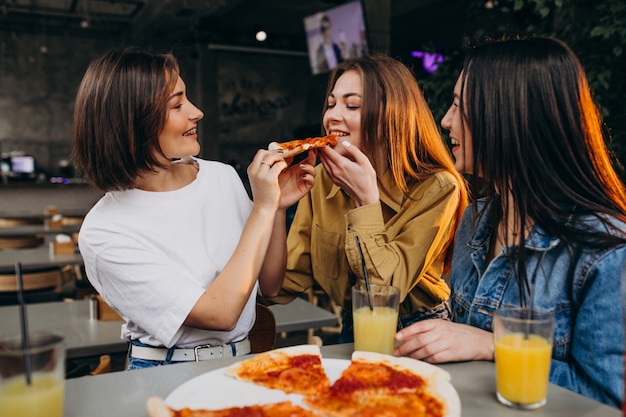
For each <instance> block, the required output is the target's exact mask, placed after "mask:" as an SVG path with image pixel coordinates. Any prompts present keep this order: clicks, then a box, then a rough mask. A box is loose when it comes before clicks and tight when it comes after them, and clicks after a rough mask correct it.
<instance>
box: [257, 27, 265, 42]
mask: <svg viewBox="0 0 626 417" xmlns="http://www.w3.org/2000/svg"><path fill="white" fill-rule="evenodd" d="M266 39H267V33H266V32H265V31H264V30H259V31H258V32H257V33H256V40H257V41H259V42H263V41H265V40H266Z"/></svg>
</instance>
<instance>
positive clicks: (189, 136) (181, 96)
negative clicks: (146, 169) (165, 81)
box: [159, 77, 204, 160]
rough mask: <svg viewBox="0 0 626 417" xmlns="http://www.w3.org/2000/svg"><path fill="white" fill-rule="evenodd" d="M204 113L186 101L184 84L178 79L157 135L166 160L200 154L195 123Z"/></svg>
mask: <svg viewBox="0 0 626 417" xmlns="http://www.w3.org/2000/svg"><path fill="white" fill-rule="evenodd" d="M202 117H204V113H202V111H200V109H198V108H197V107H196V106H194V105H193V104H192V103H191V102H190V101H189V100H188V99H187V95H186V91H185V83H184V82H183V80H182V78H180V77H178V81H177V82H176V87H175V88H174V91H173V92H172V96H171V98H170V101H169V103H168V112H167V119H166V121H165V126H163V130H162V131H161V133H160V134H159V146H160V147H161V150H162V151H163V153H164V154H165V156H166V157H167V158H168V159H170V160H171V159H174V158H184V157H187V156H190V155H197V154H198V153H199V152H200V144H199V143H198V133H197V131H196V129H197V127H198V125H197V122H198V121H199V120H200V119H202Z"/></svg>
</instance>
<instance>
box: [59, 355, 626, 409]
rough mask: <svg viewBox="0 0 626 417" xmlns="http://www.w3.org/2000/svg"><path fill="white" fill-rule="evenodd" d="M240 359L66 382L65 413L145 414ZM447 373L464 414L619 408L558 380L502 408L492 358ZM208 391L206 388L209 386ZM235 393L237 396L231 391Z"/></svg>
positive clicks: (449, 368)
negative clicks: (156, 399)
mask: <svg viewBox="0 0 626 417" xmlns="http://www.w3.org/2000/svg"><path fill="white" fill-rule="evenodd" d="M352 350H353V345H352V344H341V345H329V346H323V347H322V356H323V357H324V358H333V359H349V358H350V356H351V354H352ZM239 360H241V357H240V358H224V359H215V360H209V361H203V362H190V363H183V364H176V365H167V366H159V367H156V368H149V369H141V370H135V371H122V372H114V373H110V374H104V375H98V376H89V377H84V378H78V379H71V380H68V381H67V386H66V392H65V417H83V416H90V417H110V416H119V417H124V416H129V417H130V416H133V417H146V416H147V415H148V414H147V412H146V400H147V399H148V398H149V397H150V396H153V395H157V396H160V397H162V398H166V397H167V396H168V395H169V394H170V392H172V391H173V390H174V389H175V388H177V387H178V386H180V385H181V384H183V383H185V382H187V381H189V380H190V379H191V378H193V377H195V376H198V375H201V374H203V373H205V372H209V371H212V370H215V369H219V368H222V367H225V366H228V365H230V364H232V363H234V362H237V361H239ZM441 368H443V369H445V370H446V371H448V372H449V373H450V375H451V378H452V379H451V380H452V385H453V386H454V387H455V389H456V391H457V392H458V393H459V397H460V398H461V410H462V413H463V417H492V416H497V417H592V416H593V417H619V416H621V412H620V411H619V410H617V409H614V408H611V407H608V406H605V405H603V404H601V403H599V402H596V401H594V400H591V399H588V398H586V397H583V396H581V395H578V394H575V393H573V392H571V391H567V390H565V389H563V388H561V387H558V386H556V385H550V387H549V389H548V403H547V404H546V406H545V407H543V408H541V409H538V410H535V411H520V410H514V409H511V408H508V407H505V406H503V405H501V404H500V403H498V401H497V399H496V395H495V392H496V384H495V368H494V364H493V362H481V361H477V362H462V363H454V364H445V365H441ZM207 390H209V391H208V392H210V388H209V387H207ZM233 395H238V394H237V393H233Z"/></svg>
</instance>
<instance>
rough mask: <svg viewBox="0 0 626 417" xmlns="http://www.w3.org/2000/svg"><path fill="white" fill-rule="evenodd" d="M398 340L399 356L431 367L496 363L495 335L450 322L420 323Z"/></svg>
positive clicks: (400, 334) (410, 327) (400, 332)
mask: <svg viewBox="0 0 626 417" xmlns="http://www.w3.org/2000/svg"><path fill="white" fill-rule="evenodd" d="M396 340H397V341H399V342H400V343H401V344H400V346H398V347H397V348H396V350H395V352H394V355H396V356H409V357H411V358H414V359H420V360H423V361H426V362H431V363H443V362H459V361H468V360H489V361H492V360H493V349H494V346H493V334H492V333H491V332H488V331H485V330H482V329H479V328H477V327H473V326H469V325H466V324H460V323H454V322H451V321H447V320H441V319H431V320H424V321H418V322H417V323H413V324H412V325H410V326H409V327H406V328H404V329H402V330H400V331H399V332H398V333H396Z"/></svg>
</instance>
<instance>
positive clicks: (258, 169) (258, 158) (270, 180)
mask: <svg viewBox="0 0 626 417" xmlns="http://www.w3.org/2000/svg"><path fill="white" fill-rule="evenodd" d="M286 168H287V162H286V161H285V160H284V159H283V158H282V157H281V156H280V155H276V154H272V153H271V152H268V151H265V150H263V149H260V150H259V151H257V153H256V155H255V156H254V159H253V160H252V162H251V163H250V165H248V170H247V173H248V179H249V180H250V188H251V190H252V196H253V200H254V205H255V207H266V206H267V207H268V208H270V209H272V210H275V209H277V208H278V207H279V205H280V200H281V189H280V183H279V181H278V177H279V175H280V173H281V172H283V170H285V169H286Z"/></svg>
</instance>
